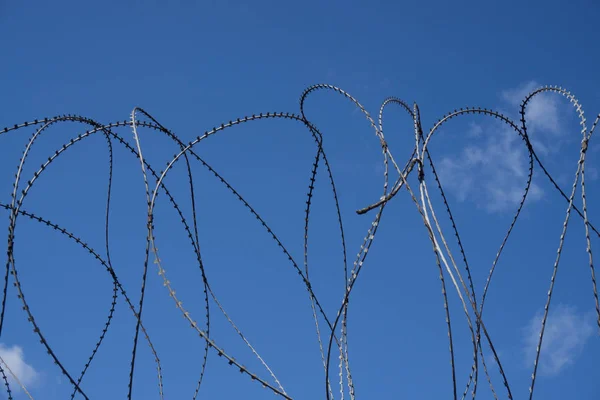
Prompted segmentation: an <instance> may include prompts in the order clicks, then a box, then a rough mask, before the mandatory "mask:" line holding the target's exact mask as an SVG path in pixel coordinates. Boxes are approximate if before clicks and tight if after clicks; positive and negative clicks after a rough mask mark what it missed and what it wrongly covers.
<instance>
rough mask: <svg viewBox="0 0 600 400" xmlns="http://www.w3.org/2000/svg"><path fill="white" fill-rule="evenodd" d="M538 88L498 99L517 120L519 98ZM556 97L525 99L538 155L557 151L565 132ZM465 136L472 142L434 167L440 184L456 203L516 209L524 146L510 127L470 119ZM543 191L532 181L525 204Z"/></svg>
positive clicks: (525, 163) (521, 89)
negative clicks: (480, 122) (438, 174)
mask: <svg viewBox="0 0 600 400" xmlns="http://www.w3.org/2000/svg"><path fill="white" fill-rule="evenodd" d="M538 87H540V85H538V84H537V83H536V82H534V81H531V82H528V83H525V84H523V85H521V86H519V87H516V88H513V89H509V90H505V91H503V92H502V94H501V97H502V99H503V100H504V101H505V102H506V103H507V104H509V105H510V106H511V107H512V108H513V110H512V118H513V120H514V121H515V122H517V124H519V119H520V118H518V115H519V114H518V111H519V107H520V104H521V101H522V100H523V99H524V98H525V97H526V96H527V94H529V93H531V92H532V91H533V90H535V89H536V88H538ZM559 98H560V96H557V95H556V94H549V93H542V94H540V95H537V96H536V97H534V98H533V99H532V100H531V101H530V102H529V103H528V106H527V109H526V120H527V127H528V129H527V132H528V134H529V139H530V141H531V143H532V144H533V147H534V148H535V149H536V152H537V153H538V154H539V155H547V154H552V153H555V152H557V151H559V150H560V147H561V143H562V142H561V141H562V140H563V139H562V137H563V136H564V135H563V130H562V128H561V125H562V124H561V110H562V108H561V106H560V103H559ZM467 137H468V138H469V139H470V140H471V142H472V143H471V144H469V145H468V146H467V147H466V148H464V149H463V150H462V152H461V153H460V154H459V156H458V157H457V156H453V157H445V158H443V159H442V160H441V164H440V168H438V169H439V171H440V176H441V178H442V183H443V184H444V186H445V187H447V188H448V189H449V190H450V191H451V192H453V194H454V195H455V196H456V197H457V198H458V200H459V201H461V202H462V201H465V200H467V199H471V200H473V201H474V202H475V203H476V204H477V205H478V206H480V207H482V208H484V209H486V210H488V211H490V212H501V211H506V210H509V211H513V210H515V208H516V207H517V206H518V204H519V202H520V201H521V199H522V196H523V191H524V189H525V183H526V181H527V174H528V168H529V165H528V164H529V161H528V154H527V149H526V147H525V146H524V143H523V142H522V140H521V138H520V137H519V136H518V135H517V133H516V132H515V131H513V130H512V128H510V127H508V126H506V125H503V124H498V123H486V124H485V125H482V124H476V123H471V124H470V125H469V128H468V130H467ZM596 175H597V174H596ZM593 176H594V172H590V178H591V179H593V178H592V177H593ZM543 194H544V193H543V190H542V188H541V187H540V186H539V185H538V184H537V183H536V180H535V179H534V182H533V183H532V185H531V188H530V191H529V194H528V196H527V202H528V203H531V202H534V201H536V200H540V199H542V197H543Z"/></svg>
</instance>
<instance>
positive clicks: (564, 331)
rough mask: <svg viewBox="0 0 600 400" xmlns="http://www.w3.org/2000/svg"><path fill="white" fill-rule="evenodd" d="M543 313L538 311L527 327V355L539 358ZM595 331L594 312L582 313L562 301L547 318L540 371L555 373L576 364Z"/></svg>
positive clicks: (528, 360)
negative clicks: (537, 354)
mask: <svg viewBox="0 0 600 400" xmlns="http://www.w3.org/2000/svg"><path fill="white" fill-rule="evenodd" d="M542 317H543V313H542V312H541V311H540V312H538V313H537V314H536V315H535V316H534V317H533V318H532V319H531V320H530V321H529V324H528V325H527V326H526V327H525V329H524V333H525V359H526V363H527V366H529V367H531V366H532V365H533V361H534V360H535V353H536V347H537V343H538V340H539V332H540V328H541V323H542ZM593 332H594V314H593V313H578V312H577V310H576V309H575V308H574V307H570V306H566V305H563V304H559V305H558V306H557V307H556V308H555V309H554V310H552V308H551V309H550V314H549V315H548V319H547V321H546V329H545V331H544V341H543V343H542V351H541V354H540V361H539V367H538V371H539V373H540V374H541V375H545V376H553V375H556V374H558V373H559V372H560V371H562V370H563V369H564V368H566V367H567V366H569V365H571V364H573V363H574V362H575V360H576V359H577V357H578V356H579V355H580V354H581V352H582V351H583V348H584V346H585V344H586V342H587V341H588V339H589V338H590V337H591V336H592V334H593Z"/></svg>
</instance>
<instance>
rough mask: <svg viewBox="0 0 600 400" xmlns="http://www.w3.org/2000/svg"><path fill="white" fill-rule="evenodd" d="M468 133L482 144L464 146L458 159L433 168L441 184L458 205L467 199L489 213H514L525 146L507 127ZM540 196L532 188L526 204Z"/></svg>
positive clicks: (521, 184)
mask: <svg viewBox="0 0 600 400" xmlns="http://www.w3.org/2000/svg"><path fill="white" fill-rule="evenodd" d="M470 132H471V135H480V136H482V140H481V141H483V143H478V144H470V145H468V146H467V147H465V148H464V149H463V150H462V152H461V153H460V156H459V157H444V158H443V159H442V160H441V163H440V166H439V167H438V168H437V169H438V170H439V172H440V178H441V180H442V184H443V185H444V186H445V187H447V188H448V189H449V190H450V191H451V192H453V194H454V195H455V196H456V197H457V198H458V200H459V201H461V202H463V201H465V200H467V199H471V200H473V201H474V202H475V203H476V204H478V205H479V206H481V207H483V208H485V209H486V210H488V211H490V212H497V211H505V210H512V209H514V208H515V207H516V206H517V205H518V204H519V202H520V201H521V199H522V197H523V192H524V190H525V183H526V182H527V173H528V158H527V149H526V148H525V145H524V144H523V142H522V140H521V139H520V138H519V137H518V136H517V134H516V132H514V131H512V130H511V129H510V128H507V127H499V126H498V125H494V126H492V127H491V129H487V130H486V132H485V134H483V133H482V132H483V128H482V127H481V126H479V125H472V126H471V130H470ZM481 141H479V142H481ZM542 194H543V192H542V189H541V188H540V187H539V186H538V185H536V184H532V186H531V188H530V191H529V195H528V201H530V202H531V201H536V200H539V199H540V198H541V197H542Z"/></svg>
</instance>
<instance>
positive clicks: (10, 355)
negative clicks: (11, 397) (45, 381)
mask: <svg viewBox="0 0 600 400" xmlns="http://www.w3.org/2000/svg"><path fill="white" fill-rule="evenodd" d="M0 357H2V360H4V362H5V363H6V365H8V367H9V368H10V370H11V371H12V372H13V374H15V376H16V377H17V378H18V379H19V381H20V382H21V383H22V384H23V385H24V386H25V387H26V388H27V387H29V386H31V385H34V384H35V383H36V382H37V381H38V378H39V374H38V372H37V371H36V370H35V369H34V368H33V367H32V366H31V365H29V364H27V363H26V362H25V358H24V356H23V349H22V348H21V347H19V346H11V347H7V346H6V345H4V344H2V343H0ZM3 367H4V365H3ZM4 370H5V371H4V372H5V374H6V376H7V377H8V380H9V383H10V385H11V389H13V390H15V391H19V390H21V389H20V386H19V385H18V384H17V382H15V380H14V378H13V377H12V375H11V374H10V373H9V372H8V371H7V370H6V368H4Z"/></svg>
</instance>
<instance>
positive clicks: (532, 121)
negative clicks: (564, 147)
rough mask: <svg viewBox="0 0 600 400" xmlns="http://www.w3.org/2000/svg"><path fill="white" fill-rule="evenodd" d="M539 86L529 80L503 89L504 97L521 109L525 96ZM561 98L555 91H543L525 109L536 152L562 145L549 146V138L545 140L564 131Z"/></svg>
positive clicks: (550, 150) (546, 152)
mask: <svg viewBox="0 0 600 400" xmlns="http://www.w3.org/2000/svg"><path fill="white" fill-rule="evenodd" d="M539 87H541V86H540V85H539V84H538V83H537V82H535V81H531V82H527V83H525V84H523V85H521V86H519V87H517V88H514V89H509V90H505V91H503V92H502V99H503V100H505V101H506V102H507V103H508V104H510V105H511V106H513V107H514V108H515V110H520V109H521V102H522V101H523V100H524V99H525V97H526V96H527V95H528V94H529V93H531V92H533V91H534V90H536V89H538V88H539ZM559 99H560V96H559V95H557V94H555V93H541V94H538V95H536V96H535V97H534V98H533V99H531V100H530V101H529V102H528V104H527V108H526V109H525V119H526V122H527V134H528V135H529V139H530V140H531V143H532V144H533V146H534V148H535V150H536V152H539V153H541V154H548V153H551V152H556V151H558V150H559V147H560V146H558V145H556V146H549V144H550V143H549V142H548V140H544V139H547V137H548V136H550V137H554V138H555V139H556V138H557V137H559V136H562V134H563V132H564V131H563V129H562V126H561V123H560V112H559V105H560V104H559ZM519 119H520V118H519ZM519 125H520V123H519Z"/></svg>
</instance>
